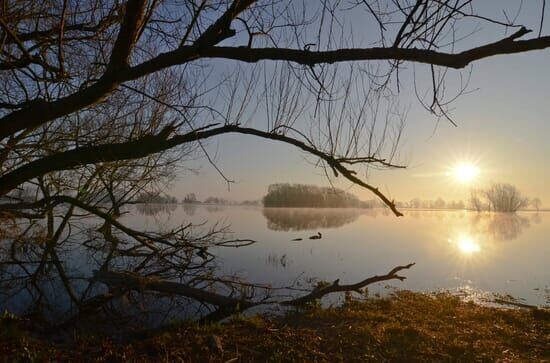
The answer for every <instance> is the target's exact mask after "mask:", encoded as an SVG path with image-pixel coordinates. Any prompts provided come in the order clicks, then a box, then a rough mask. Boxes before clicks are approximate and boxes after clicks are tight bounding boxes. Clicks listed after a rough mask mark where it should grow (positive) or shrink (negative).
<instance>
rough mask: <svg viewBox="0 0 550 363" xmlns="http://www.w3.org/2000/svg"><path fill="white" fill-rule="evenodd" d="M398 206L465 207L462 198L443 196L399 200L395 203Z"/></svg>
mask: <svg viewBox="0 0 550 363" xmlns="http://www.w3.org/2000/svg"><path fill="white" fill-rule="evenodd" d="M395 204H396V205H397V207H398V208H417V209H466V208H467V205H466V203H465V202H464V201H462V200H450V201H445V200H443V198H437V199H435V200H429V199H428V200H422V199H420V198H414V199H411V200H410V201H408V202H403V201H399V202H396V203H395Z"/></svg>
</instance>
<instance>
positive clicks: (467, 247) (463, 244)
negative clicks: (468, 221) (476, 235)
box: [458, 237, 481, 255]
mask: <svg viewBox="0 0 550 363" xmlns="http://www.w3.org/2000/svg"><path fill="white" fill-rule="evenodd" d="M458 249H459V250H460V252H462V253H464V254H467V255H470V254H472V253H476V252H479V251H480V250H481V247H480V246H479V244H477V243H476V242H474V241H473V240H472V239H471V238H469V237H462V238H460V239H459V240H458Z"/></svg>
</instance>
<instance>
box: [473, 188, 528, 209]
mask: <svg viewBox="0 0 550 363" xmlns="http://www.w3.org/2000/svg"><path fill="white" fill-rule="evenodd" d="M470 204H471V207H472V209H474V210H476V211H478V212H480V211H492V212H516V211H518V210H520V209H522V208H525V207H527V206H528V205H529V198H527V197H524V196H522V195H521V192H520V191H519V190H518V189H517V188H516V187H515V186H513V185H511V184H505V183H494V184H492V185H491V186H490V187H488V188H486V189H477V190H473V191H472V192H471V198H470Z"/></svg>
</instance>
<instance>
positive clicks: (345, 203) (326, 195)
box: [263, 183, 369, 208]
mask: <svg viewBox="0 0 550 363" xmlns="http://www.w3.org/2000/svg"><path fill="white" fill-rule="evenodd" d="M263 203H264V206H265V207H308V208H349V207H356V208H361V207H368V206H369V205H368V203H365V202H362V201H360V200H359V199H358V198H357V197H356V196H355V195H353V194H351V193H347V192H345V191H343V190H340V189H335V188H327V187H319V186H316V185H304V184H286V183H281V184H271V185H270V186H269V187H268V189H267V195H266V196H265V197H264V198H263Z"/></svg>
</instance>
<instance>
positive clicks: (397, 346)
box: [0, 291, 550, 362]
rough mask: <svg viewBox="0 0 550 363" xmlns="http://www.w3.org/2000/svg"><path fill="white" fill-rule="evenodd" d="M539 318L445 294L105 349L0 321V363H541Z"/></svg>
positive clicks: (177, 329) (545, 334)
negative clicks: (450, 362) (175, 362)
mask: <svg viewBox="0 0 550 363" xmlns="http://www.w3.org/2000/svg"><path fill="white" fill-rule="evenodd" d="M549 344H550V312H549V310H548V309H497V308H491V307H485V306H480V305H476V304H473V303H466V302H463V301H461V300H460V299H459V298H457V297H455V296H452V295H449V294H437V295H425V294H420V293H414V292H409V291H400V292H396V293H395V294H393V295H392V296H391V297H386V298H373V299H367V300H365V301H358V300H353V299H346V302H345V303H344V304H343V305H342V306H339V307H331V308H322V307H320V306H319V305H315V306H312V307H309V308H308V309H305V310H304V309H301V310H296V311H292V312H289V313H287V314H286V315H284V316H271V315H257V316H254V317H234V318H231V319H230V320H228V321H227V322H224V323H215V324H204V325H199V324H197V323H192V322H182V323H174V324H173V325H172V326H170V327H167V328H163V329H161V330H155V331H148V332H142V333H140V334H134V335H133V336H132V337H131V338H128V339H125V340H123V341H121V340H115V339H112V338H109V337H102V336H90V335H86V334H82V333H81V332H80V333H77V332H74V334H73V338H72V339H70V340H68V341H62V342H55V341H53V340H52V339H48V337H44V336H39V335H37V334H34V333H33V331H32V324H29V322H28V321H27V322H26V323H25V322H24V321H22V320H20V319H17V318H15V317H12V316H8V315H7V314H4V316H3V318H2V319H1V320H0V357H2V358H1V359H0V361H6V362H7V361H46V362H47V361H143V362H146V361H186V362H189V361H191V362H255V361H275V362H277V361H298V362H302V361H303V362H305V361H320V362H335V361H402V360H407V361H418V360H421V361H442V360H444V361H474V360H484V361H518V362H521V361H545V360H548V359H550V352H549V351H548V346H549Z"/></svg>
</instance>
